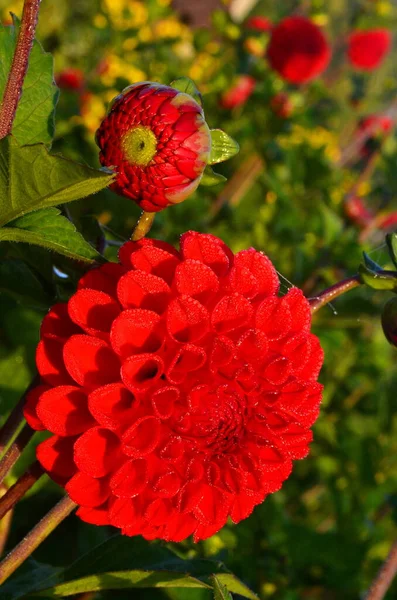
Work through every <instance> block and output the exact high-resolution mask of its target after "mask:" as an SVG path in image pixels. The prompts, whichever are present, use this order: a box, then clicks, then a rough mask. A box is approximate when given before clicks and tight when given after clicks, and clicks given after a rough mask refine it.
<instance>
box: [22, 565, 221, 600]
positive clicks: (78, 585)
mask: <svg viewBox="0 0 397 600" xmlns="http://www.w3.org/2000/svg"><path fill="white" fill-rule="evenodd" d="M158 587H160V588H162V587H182V588H209V589H210V586H209V585H207V584H206V583H204V582H202V581H200V580H199V579H196V578H195V577H191V576H190V575H187V574H186V573H177V572H173V571H141V570H133V571H113V572H109V573H98V574H95V575H89V576H87V577H83V578H82V579H75V580H73V581H69V582H67V583H61V584H59V585H55V586H54V587H51V588H48V589H46V590H40V591H38V592H37V595H39V596H41V597H44V598H60V597H61V598H62V597H64V596H73V595H74V594H83V593H85V592H95V591H99V590H123V589H133V588H158ZM32 595H36V594H32Z"/></svg>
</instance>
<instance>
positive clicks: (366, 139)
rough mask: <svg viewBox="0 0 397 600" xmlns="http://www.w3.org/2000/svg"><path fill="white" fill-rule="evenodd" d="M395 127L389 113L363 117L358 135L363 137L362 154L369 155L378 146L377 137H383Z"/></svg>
mask: <svg viewBox="0 0 397 600" xmlns="http://www.w3.org/2000/svg"><path fill="white" fill-rule="evenodd" d="M393 127H394V120H393V119H392V118H391V117H388V116H387V115H368V116H367V117H365V118H363V119H361V121H360V123H359V125H358V128H357V131H356V135H357V136H358V137H359V138H360V139H361V138H362V140H363V141H362V146H361V149H360V154H361V156H363V157H368V156H369V155H370V154H372V152H373V151H374V149H375V148H376V146H374V144H376V139H377V138H382V137H384V136H386V135H387V134H389V133H390V132H391V131H392V129H393Z"/></svg>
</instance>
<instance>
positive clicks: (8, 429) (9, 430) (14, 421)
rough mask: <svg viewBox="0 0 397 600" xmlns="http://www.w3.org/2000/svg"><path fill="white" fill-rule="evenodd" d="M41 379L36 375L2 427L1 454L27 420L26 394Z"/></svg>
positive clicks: (0, 432) (0, 437)
mask: <svg viewBox="0 0 397 600" xmlns="http://www.w3.org/2000/svg"><path fill="white" fill-rule="evenodd" d="M39 380H40V378H39V376H38V375H36V377H35V378H34V379H33V381H32V382H31V383H30V384H29V387H28V388H27V390H26V391H25V393H24V394H23V396H22V397H21V398H20V400H19V401H18V403H17V404H16V405H15V406H14V408H13V409H12V411H11V413H10V414H9V416H8V418H7V420H6V422H5V423H4V425H3V427H1V429H0V456H1V455H2V454H3V452H4V450H5V449H6V448H7V446H8V445H9V443H10V442H11V440H12V439H13V438H14V436H15V434H16V432H17V431H18V429H19V428H20V427H21V425H22V424H23V422H24V420H25V419H24V416H23V407H24V405H25V400H26V394H27V393H28V392H29V391H30V390H31V389H32V387H35V386H36V385H38V383H39Z"/></svg>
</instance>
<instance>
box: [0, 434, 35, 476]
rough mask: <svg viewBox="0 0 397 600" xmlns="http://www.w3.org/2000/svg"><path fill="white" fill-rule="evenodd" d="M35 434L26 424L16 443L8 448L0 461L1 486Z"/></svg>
mask: <svg viewBox="0 0 397 600" xmlns="http://www.w3.org/2000/svg"><path fill="white" fill-rule="evenodd" d="M35 433H36V432H35V431H33V429H32V428H31V427H29V425H27V424H26V425H25V427H24V428H23V429H22V430H21V431H20V433H19V434H18V436H17V437H16V439H15V441H14V442H13V443H12V444H11V446H10V447H9V448H8V450H7V452H6V453H5V454H4V456H3V458H2V459H1V460H0V484H1V483H2V482H3V479H4V477H5V476H6V475H7V473H8V471H9V470H10V469H12V467H13V466H14V465H15V463H16V462H17V460H18V458H19V457H20V456H21V454H22V451H23V449H24V448H25V447H26V446H27V444H28V443H29V442H30V440H31V438H32V437H33V435H34V434H35Z"/></svg>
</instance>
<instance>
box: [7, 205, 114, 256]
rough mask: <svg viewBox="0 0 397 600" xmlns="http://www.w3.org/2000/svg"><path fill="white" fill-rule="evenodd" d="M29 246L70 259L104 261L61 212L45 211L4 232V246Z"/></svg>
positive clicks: (32, 215) (28, 217) (23, 219)
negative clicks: (9, 242)
mask: <svg viewBox="0 0 397 600" xmlns="http://www.w3.org/2000/svg"><path fill="white" fill-rule="evenodd" d="M5 240H6V241H11V242H25V243H28V244H36V245H37V246H42V247H44V248H48V249H49V250H55V252H59V253H60V254H63V255H65V256H67V257H69V258H73V259H76V260H83V261H86V262H93V261H95V260H102V257H101V255H100V254H98V252H96V250H94V248H92V246H90V244H89V243H88V242H86V241H85V239H84V238H83V236H82V235H81V234H80V233H79V232H78V231H76V228H75V226H74V225H73V223H71V222H70V221H69V220H68V219H66V217H63V216H61V215H60V211H59V210H58V209H57V208H43V209H41V210H38V211H35V212H33V213H30V214H28V215H25V216H23V217H20V218H19V219H16V220H15V221H13V222H12V223H10V226H9V227H3V228H1V229H0V242H1V241H5Z"/></svg>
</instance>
